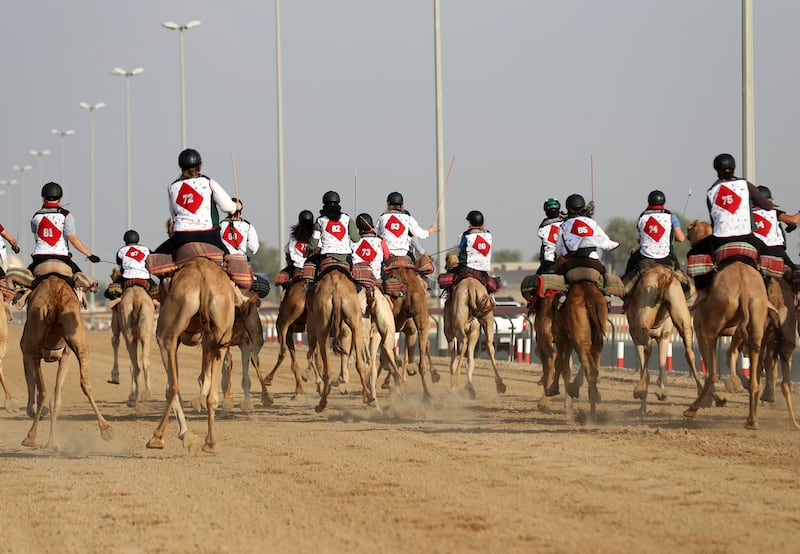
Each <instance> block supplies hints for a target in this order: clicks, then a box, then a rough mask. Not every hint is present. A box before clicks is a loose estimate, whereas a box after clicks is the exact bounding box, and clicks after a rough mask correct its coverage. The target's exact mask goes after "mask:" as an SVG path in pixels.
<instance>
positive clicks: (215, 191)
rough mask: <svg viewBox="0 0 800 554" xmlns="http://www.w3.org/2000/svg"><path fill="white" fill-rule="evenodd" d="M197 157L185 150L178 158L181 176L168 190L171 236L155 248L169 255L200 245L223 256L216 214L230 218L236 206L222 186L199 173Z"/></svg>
mask: <svg viewBox="0 0 800 554" xmlns="http://www.w3.org/2000/svg"><path fill="white" fill-rule="evenodd" d="M202 163H203V160H202V158H201V157H200V153H199V152H198V151H197V150H194V149H192V148H187V149H186V150H184V151H182V152H181V153H180V154H179V155H178V165H179V166H180V168H181V174H180V176H179V177H178V178H177V179H176V180H175V181H173V182H172V183H171V184H170V185H169V187H167V194H168V196H169V211H170V215H171V216H172V224H173V234H172V236H171V237H170V238H169V239H167V240H166V241H164V242H163V243H161V245H160V246H159V247H158V248H156V250H155V252H156V253H159V254H172V255H173V256H174V255H175V252H176V251H177V250H178V248H180V247H181V246H183V245H184V244H188V243H190V242H203V243H206V244H210V245H213V246H216V247H217V248H219V249H220V250H222V251H223V252H226V249H225V246H224V245H223V243H222V237H220V225H219V222H220V217H219V212H220V211H222V212H225V213H228V214H232V213H234V212H235V211H236V209H237V205H236V203H234V202H233V200H231V197H230V196H229V195H228V193H227V192H225V189H223V188H222V186H221V185H220V184H219V183H217V182H216V181H214V180H213V179H211V178H209V177H206V176H205V175H203V174H202V173H201V167H202Z"/></svg>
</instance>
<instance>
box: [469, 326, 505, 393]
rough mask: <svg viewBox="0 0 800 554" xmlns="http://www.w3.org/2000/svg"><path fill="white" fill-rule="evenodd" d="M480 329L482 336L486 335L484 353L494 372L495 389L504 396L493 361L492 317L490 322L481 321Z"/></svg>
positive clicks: (500, 378)
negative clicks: (487, 356) (481, 328)
mask: <svg viewBox="0 0 800 554" xmlns="http://www.w3.org/2000/svg"><path fill="white" fill-rule="evenodd" d="M481 327H483V334H484V335H486V352H487V353H488V354H489V362H490V363H491V364H492V370H493V371H494V385H495V389H496V390H497V392H498V393H500V394H504V393H505V392H506V384H505V383H504V382H503V379H502V377H500V372H499V371H497V361H496V360H495V349H494V316H492V319H491V320H489V319H488V318H487V319H485V320H484V321H482V322H481ZM478 338H480V337H478ZM477 343H478V341H477V339H476V340H475V344H477Z"/></svg>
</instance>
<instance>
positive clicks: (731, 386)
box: [725, 375, 744, 393]
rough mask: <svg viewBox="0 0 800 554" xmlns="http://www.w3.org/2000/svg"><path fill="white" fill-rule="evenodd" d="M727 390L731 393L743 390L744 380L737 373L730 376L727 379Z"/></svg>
mask: <svg viewBox="0 0 800 554" xmlns="http://www.w3.org/2000/svg"><path fill="white" fill-rule="evenodd" d="M725 390H726V391H728V392H730V393H736V392H742V391H743V390H744V387H743V386H742V380H741V379H739V377H738V376H736V375H732V376H730V377H728V378H727V379H725Z"/></svg>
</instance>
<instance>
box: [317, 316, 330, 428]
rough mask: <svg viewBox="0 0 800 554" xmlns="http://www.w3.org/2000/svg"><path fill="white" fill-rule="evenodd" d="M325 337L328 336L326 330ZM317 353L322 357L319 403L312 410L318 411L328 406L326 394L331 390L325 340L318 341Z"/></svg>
mask: <svg viewBox="0 0 800 554" xmlns="http://www.w3.org/2000/svg"><path fill="white" fill-rule="evenodd" d="M324 336H325V337H327V336H328V333H327V332H326V333H325V335H324ZM317 350H318V351H319V355H320V357H321V358H322V390H321V391H320V398H319V404H317V405H316V407H315V408H314V410H315V411H316V412H317V413H319V412H322V411H323V410H325V408H326V407H327V406H328V395H329V394H330V392H331V368H330V361H329V359H328V345H327V344H325V341H319V348H318V349H317Z"/></svg>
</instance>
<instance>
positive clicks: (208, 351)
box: [203, 347, 229, 453]
mask: <svg viewBox="0 0 800 554" xmlns="http://www.w3.org/2000/svg"><path fill="white" fill-rule="evenodd" d="M228 354H229V349H228V348H226V349H225V353H224V355H228ZM222 356H223V354H222V353H221V352H219V350H215V349H212V348H210V347H204V348H203V366H204V367H205V368H206V369H207V371H206V381H207V382H208V383H209V385H208V391H207V392H208V394H207V395H206V409H207V410H208V434H207V435H206V442H205V444H204V445H203V451H204V452H212V453H213V452H217V451H218V450H219V446H218V445H217V435H216V432H215V428H214V413H215V412H216V409H217V403H218V401H219V399H218V397H217V389H218V388H219V386H220V377H221V367H220V366H221V365H222Z"/></svg>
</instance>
